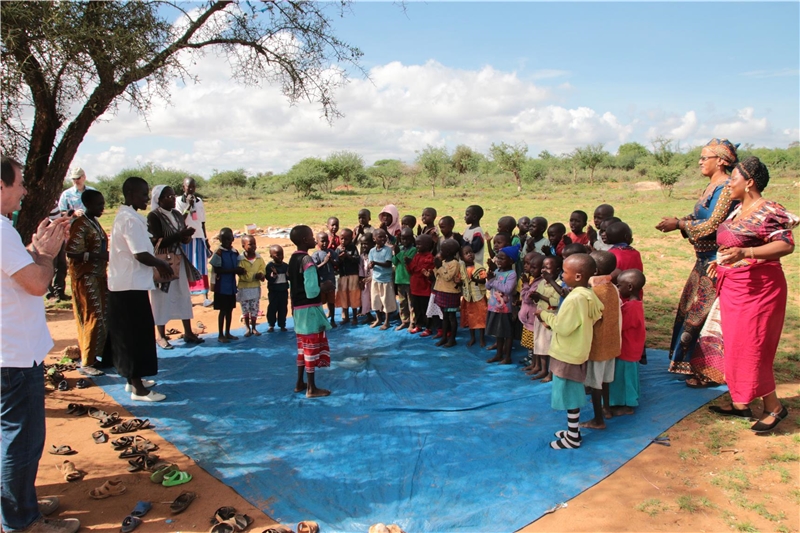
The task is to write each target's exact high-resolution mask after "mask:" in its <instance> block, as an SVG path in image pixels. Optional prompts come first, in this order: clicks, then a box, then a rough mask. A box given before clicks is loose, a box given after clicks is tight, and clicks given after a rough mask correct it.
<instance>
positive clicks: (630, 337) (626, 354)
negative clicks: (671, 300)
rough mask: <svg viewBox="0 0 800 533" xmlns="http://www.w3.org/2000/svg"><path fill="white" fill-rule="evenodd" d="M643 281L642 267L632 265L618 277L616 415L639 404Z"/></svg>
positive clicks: (613, 400)
mask: <svg viewBox="0 0 800 533" xmlns="http://www.w3.org/2000/svg"><path fill="white" fill-rule="evenodd" d="M644 284H645V277H644V274H643V273H642V271H641V270H637V269H633V268H632V269H629V270H624V271H622V273H621V274H620V275H619V276H617V286H618V287H619V296H620V298H621V299H622V350H621V353H620V355H619V357H617V361H616V365H615V367H614V381H612V382H611V384H610V385H609V389H610V402H609V403H610V405H611V414H612V415H613V416H619V415H632V414H633V408H634V407H637V406H638V405H639V358H640V356H641V354H642V352H643V351H644V343H645V339H646V337H647V330H646V329H645V323H644V307H642V300H641V298H640V297H639V295H640V294H641V293H642V288H643V287H644Z"/></svg>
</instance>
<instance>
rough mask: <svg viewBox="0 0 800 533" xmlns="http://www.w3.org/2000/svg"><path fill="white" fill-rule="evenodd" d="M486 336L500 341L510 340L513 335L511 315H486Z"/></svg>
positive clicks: (493, 313)
mask: <svg viewBox="0 0 800 533" xmlns="http://www.w3.org/2000/svg"><path fill="white" fill-rule="evenodd" d="M486 334H487V335H491V336H493V337H498V338H501V339H510V338H512V336H513V335H514V325H513V324H512V322H511V313H495V312H493V311H489V312H488V313H487V314H486Z"/></svg>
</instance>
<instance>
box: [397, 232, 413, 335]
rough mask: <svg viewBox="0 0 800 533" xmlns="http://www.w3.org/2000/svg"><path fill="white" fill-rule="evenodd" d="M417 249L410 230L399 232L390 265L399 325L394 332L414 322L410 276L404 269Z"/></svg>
mask: <svg viewBox="0 0 800 533" xmlns="http://www.w3.org/2000/svg"><path fill="white" fill-rule="evenodd" d="M416 253H417V248H416V247H415V246H414V232H413V230H412V229H411V228H407V227H405V228H403V229H402V230H400V242H399V243H398V244H395V245H394V256H392V264H393V265H394V266H395V271H394V286H395V290H396V292H397V303H398V305H399V307H400V325H399V326H397V327H396V328H394V329H395V331H400V330H401V329H405V328H408V327H411V324H412V322H414V319H413V316H412V313H411V306H410V304H411V275H410V274H409V273H408V269H406V264H407V263H409V262H410V261H411V258H413V257H414V254H416Z"/></svg>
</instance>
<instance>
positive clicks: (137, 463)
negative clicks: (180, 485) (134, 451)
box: [128, 454, 158, 472]
mask: <svg viewBox="0 0 800 533" xmlns="http://www.w3.org/2000/svg"><path fill="white" fill-rule="evenodd" d="M128 464H130V465H131V466H129V467H128V472H139V471H141V470H152V468H153V467H154V466H156V464H158V456H157V455H147V454H145V455H140V456H138V457H137V458H136V459H131V460H129V461H128Z"/></svg>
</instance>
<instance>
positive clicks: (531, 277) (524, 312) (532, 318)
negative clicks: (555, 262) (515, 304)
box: [519, 252, 544, 370]
mask: <svg viewBox="0 0 800 533" xmlns="http://www.w3.org/2000/svg"><path fill="white" fill-rule="evenodd" d="M543 262H544V256H543V255H541V254H537V253H536V252H529V253H528V254H527V255H526V256H525V259H524V260H523V270H524V274H523V275H522V276H521V277H520V280H521V281H522V288H521V289H520V291H519V292H520V309H519V321H520V323H521V324H522V338H521V339H520V344H521V345H522V347H523V348H526V349H527V350H528V355H527V357H525V358H524V359H523V360H522V361H521V362H522V364H524V365H525V366H526V368H527V369H528V370H532V369H533V368H534V363H535V362H536V361H537V360H538V358H537V357H536V355H535V352H534V351H533V348H534V335H533V328H534V325H535V324H536V315H535V314H534V310H535V309H536V302H535V301H534V299H533V298H532V295H533V294H534V293H535V292H536V289H537V288H538V287H539V284H540V283H541V282H542V263H543Z"/></svg>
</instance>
